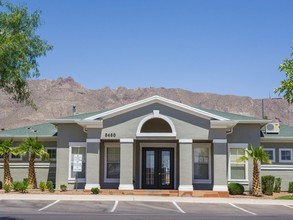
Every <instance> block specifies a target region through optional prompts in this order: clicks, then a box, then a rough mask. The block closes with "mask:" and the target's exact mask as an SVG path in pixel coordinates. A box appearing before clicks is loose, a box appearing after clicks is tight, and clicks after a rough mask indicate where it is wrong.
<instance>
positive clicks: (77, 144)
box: [69, 142, 86, 147]
mask: <svg viewBox="0 0 293 220" xmlns="http://www.w3.org/2000/svg"><path fill="white" fill-rule="evenodd" d="M69 147H86V142H69Z"/></svg>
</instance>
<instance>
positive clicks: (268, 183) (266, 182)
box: [261, 175, 275, 195]
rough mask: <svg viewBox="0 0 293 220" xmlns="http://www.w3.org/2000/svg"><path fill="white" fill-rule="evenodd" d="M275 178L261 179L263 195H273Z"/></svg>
mask: <svg viewBox="0 0 293 220" xmlns="http://www.w3.org/2000/svg"><path fill="white" fill-rule="evenodd" d="M274 182H275V177H274V176H272V175H267V176H262V177H261V186H262V193H263V194H265V195H273V192H274Z"/></svg>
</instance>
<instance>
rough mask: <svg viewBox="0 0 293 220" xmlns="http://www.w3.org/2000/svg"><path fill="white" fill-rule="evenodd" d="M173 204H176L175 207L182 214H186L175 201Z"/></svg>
mask: <svg viewBox="0 0 293 220" xmlns="http://www.w3.org/2000/svg"><path fill="white" fill-rule="evenodd" d="M173 204H174V206H175V207H176V208H177V209H178V210H179V211H180V212H182V213H184V214H185V212H184V211H183V209H181V208H180V206H179V205H178V204H177V203H176V202H175V201H173Z"/></svg>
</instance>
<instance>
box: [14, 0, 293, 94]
mask: <svg viewBox="0 0 293 220" xmlns="http://www.w3.org/2000/svg"><path fill="white" fill-rule="evenodd" d="M13 2H14V3H17V4H19V3H20V4H26V5H27V6H28V7H29V10H31V11H34V10H36V9H40V10H41V11H42V15H41V18H42V22H43V25H42V26H41V28H40V29H39V31H38V33H39V34H40V35H41V37H42V38H43V39H46V40H48V41H49V42H50V43H51V44H53V45H54V50H53V51H51V52H49V53H48V54H47V57H45V58H42V59H40V60H39V63H40V70H41V77H40V78H41V79H43V78H46V79H56V78H58V77H67V76H72V77H73V78H74V79H75V80H76V81H77V82H79V83H80V84H82V85H84V86H86V87H87V88H90V89H98V88H103V87H106V86H109V87H111V88H117V87H119V86H125V87H128V88H137V87H165V88H182V89H186V90H191V91H194V92H208V93H217V94H232V95H241V96H250V97H253V98H267V97H269V94H270V95H271V97H277V95H275V94H274V93H273V90H274V88H276V87H277V86H278V85H279V84H280V81H281V80H282V79H284V78H285V74H284V73H281V72H279V70H278V66H279V64H280V63H281V62H282V61H283V60H284V59H285V58H289V55H290V53H291V48H290V47H291V46H293V28H292V27H293V13H292V11H293V1H292V0H231V1H227V0H219V1H217V0H214V1H209V0H202V1H197V0H177V1H173V0H103V1H102V0H91V1H90V0H83V1H75V0H42V1H40V0H30V1H26V0H14V1H13Z"/></svg>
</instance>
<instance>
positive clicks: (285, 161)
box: [279, 148, 293, 163]
mask: <svg viewBox="0 0 293 220" xmlns="http://www.w3.org/2000/svg"><path fill="white" fill-rule="evenodd" d="M282 151H290V154H291V160H282ZM292 152H293V149H292V148H280V149H279V162H280V163H292V162H293V154H292Z"/></svg>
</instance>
